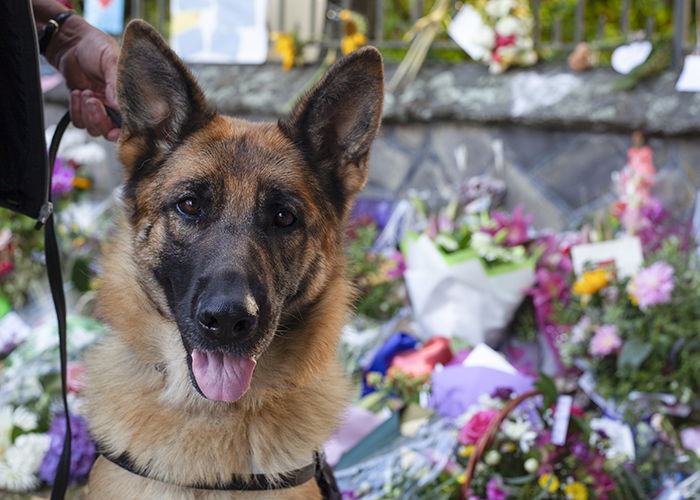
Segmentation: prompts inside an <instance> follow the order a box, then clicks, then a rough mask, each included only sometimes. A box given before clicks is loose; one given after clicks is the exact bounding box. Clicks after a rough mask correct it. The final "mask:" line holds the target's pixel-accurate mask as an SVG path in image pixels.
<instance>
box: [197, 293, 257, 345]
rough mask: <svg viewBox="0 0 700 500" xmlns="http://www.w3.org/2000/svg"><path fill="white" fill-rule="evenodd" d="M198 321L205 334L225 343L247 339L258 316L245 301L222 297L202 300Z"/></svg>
mask: <svg viewBox="0 0 700 500" xmlns="http://www.w3.org/2000/svg"><path fill="white" fill-rule="evenodd" d="M197 322H198V323H199V328H200V330H201V332H202V333H203V334H205V335H207V336H209V337H211V338H212V339H215V340H216V341H218V342H220V343H222V344H223V343H230V342H240V341H243V340H245V339H246V338H247V337H249V336H250V334H251V333H253V331H254V330H255V327H256V326H257V324H258V318H257V315H255V314H253V313H252V312H251V311H249V306H247V304H245V303H244V302H243V301H241V302H231V301H230V300H226V298H225V297H220V298H213V299H209V300H204V301H202V302H200V304H199V307H198V308H197Z"/></svg>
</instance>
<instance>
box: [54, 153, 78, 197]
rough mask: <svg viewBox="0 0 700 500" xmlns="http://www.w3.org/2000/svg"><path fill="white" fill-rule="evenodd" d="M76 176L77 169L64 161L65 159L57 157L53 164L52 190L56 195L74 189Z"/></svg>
mask: <svg viewBox="0 0 700 500" xmlns="http://www.w3.org/2000/svg"><path fill="white" fill-rule="evenodd" d="M74 178H75V170H73V169H72V168H71V167H70V165H67V164H65V163H64V162H63V159H61V158H59V157H57V158H56V162H55V163H54V164H53V175H52V176H51V192H52V193H53V194H54V195H59V194H61V193H66V192H68V191H70V190H71V189H73V179H74Z"/></svg>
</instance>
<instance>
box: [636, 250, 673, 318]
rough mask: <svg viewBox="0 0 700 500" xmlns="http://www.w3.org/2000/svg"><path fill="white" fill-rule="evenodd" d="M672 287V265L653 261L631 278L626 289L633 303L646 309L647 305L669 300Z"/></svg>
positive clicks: (663, 302)
mask: <svg viewBox="0 0 700 500" xmlns="http://www.w3.org/2000/svg"><path fill="white" fill-rule="evenodd" d="M673 287H674V278H673V267H671V266H670V265H669V264H667V263H665V262H655V263H654V264H652V265H651V266H649V267H645V268H642V270H640V271H639V272H638V273H637V275H636V276H635V277H634V278H632V280H631V281H630V284H629V286H628V288H627V291H628V292H629V293H630V296H631V298H632V301H633V302H634V303H635V304H638V305H639V307H640V308H641V309H646V308H647V307H649V306H655V305H658V304H665V303H667V302H669V301H670V300H671V292H673Z"/></svg>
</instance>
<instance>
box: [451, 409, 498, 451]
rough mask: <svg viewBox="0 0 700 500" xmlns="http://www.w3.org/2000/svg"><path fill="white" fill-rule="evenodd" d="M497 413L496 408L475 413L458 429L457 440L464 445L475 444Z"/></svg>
mask: <svg viewBox="0 0 700 500" xmlns="http://www.w3.org/2000/svg"><path fill="white" fill-rule="evenodd" d="M497 415H498V410H496V409H495V408H489V409H486V410H481V411H480V412H478V413H476V414H475V415H474V416H472V418H470V419H469V422H467V423H466V424H464V427H462V429H461V430H460V431H459V442H460V443H462V444H464V445H469V444H476V442H477V441H478V440H479V438H480V437H481V436H482V435H483V434H484V433H485V432H486V429H488V426H489V425H490V424H491V422H492V421H493V420H494V419H495V418H496V416H497Z"/></svg>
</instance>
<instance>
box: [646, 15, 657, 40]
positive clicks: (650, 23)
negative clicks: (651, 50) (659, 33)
mask: <svg viewBox="0 0 700 500" xmlns="http://www.w3.org/2000/svg"><path fill="white" fill-rule="evenodd" d="M645 31H646V34H647V38H651V35H653V34H654V31H656V19H655V18H654V16H649V17H647V23H646V27H645Z"/></svg>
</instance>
